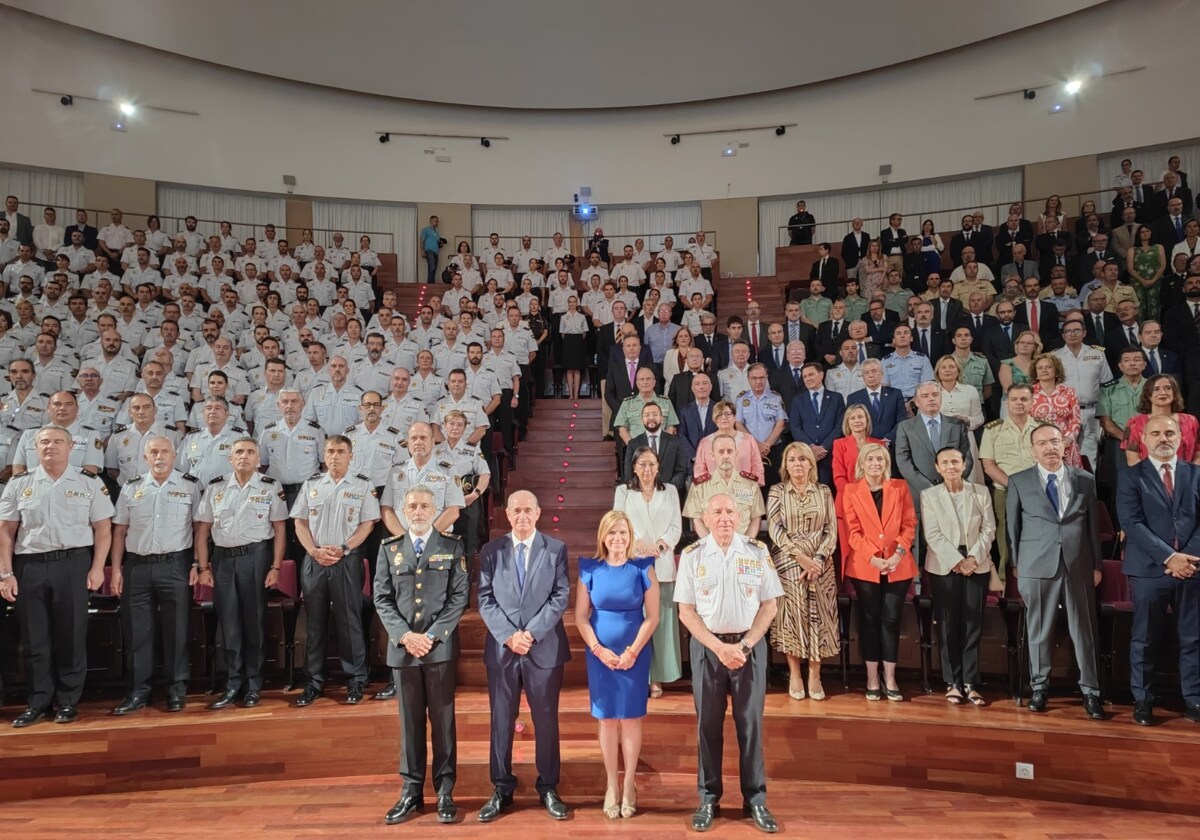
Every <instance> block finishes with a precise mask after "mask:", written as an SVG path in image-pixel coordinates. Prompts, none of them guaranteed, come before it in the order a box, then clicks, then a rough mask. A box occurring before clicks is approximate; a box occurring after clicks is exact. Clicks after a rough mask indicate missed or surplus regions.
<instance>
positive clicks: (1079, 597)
mask: <svg viewBox="0 0 1200 840" xmlns="http://www.w3.org/2000/svg"><path fill="white" fill-rule="evenodd" d="M1064 469H1065V470H1066V473H1065V475H1066V477H1065V479H1064V481H1063V484H1064V485H1065V486H1066V488H1067V498H1066V501H1065V506H1064V508H1063V511H1062V516H1061V517H1060V516H1059V515H1058V514H1056V513H1055V512H1054V508H1053V507H1052V506H1051V505H1050V500H1049V498H1048V497H1047V495H1046V487H1045V484H1044V483H1043V482H1042V477H1041V473H1040V470H1039V468H1038V467H1037V466H1033V467H1030V468H1029V469H1027V470H1022V471H1021V472H1019V473H1015V474H1014V475H1012V476H1010V477H1009V479H1008V494H1007V495H1008V501H1007V504H1006V513H1007V519H1008V537H1009V543H1010V545H1011V546H1012V548H1011V551H1012V554H1011V557H1010V560H1009V568H1011V569H1012V570H1013V571H1014V573H1015V574H1016V575H1017V589H1018V591H1019V592H1020V593H1021V597H1022V599H1024V601H1025V613H1026V625H1027V627H1028V633H1029V671H1030V684H1031V686H1032V687H1033V690H1034V691H1045V690H1047V688H1048V687H1049V682H1050V658H1051V647H1052V643H1053V640H1054V638H1053V637H1054V616H1055V613H1056V611H1057V609H1058V604H1059V602H1060V601H1062V602H1063V604H1064V605H1065V607H1066V612H1067V625H1068V627H1069V628H1070V632H1071V639H1072V641H1073V642H1074V645H1075V659H1076V662H1077V663H1078V665H1079V687H1080V688H1081V689H1082V690H1083V692H1084V694H1093V695H1099V693H1100V681H1099V677H1098V674H1097V668H1096V591H1095V586H1094V582H1093V573H1094V572H1095V571H1096V570H1098V569H1100V568H1101V565H1102V564H1103V562H1104V561H1103V557H1102V556H1101V553H1100V536H1099V531H1098V529H1097V522H1096V513H1095V508H1096V480H1095V479H1094V478H1093V477H1092V476H1091V475H1089V474H1088V473H1086V472H1084V471H1083V470H1079V469H1076V468H1074V467H1064Z"/></svg>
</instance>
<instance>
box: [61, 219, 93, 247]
mask: <svg viewBox="0 0 1200 840" xmlns="http://www.w3.org/2000/svg"><path fill="white" fill-rule="evenodd" d="M77 230H78V231H82V232H83V247H84V248H87V249H88V250H89V251H95V250H96V246H97V245H98V244H99V240H100V232H99V231H98V230H96V229H95V228H94V227H92V226H91V225H84V226H83V227H80V226H79V225H71V226H70V227H69V228H67V229H66V231H65V232H64V233H63V247H66V246H67V245H70V244H71V234H72V233H73V232H74V231H77Z"/></svg>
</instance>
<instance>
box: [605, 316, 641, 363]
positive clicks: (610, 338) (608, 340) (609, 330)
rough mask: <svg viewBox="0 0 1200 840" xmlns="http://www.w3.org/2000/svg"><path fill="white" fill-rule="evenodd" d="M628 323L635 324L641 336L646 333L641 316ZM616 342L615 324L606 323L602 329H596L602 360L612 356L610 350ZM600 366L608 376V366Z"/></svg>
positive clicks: (634, 326)
mask: <svg viewBox="0 0 1200 840" xmlns="http://www.w3.org/2000/svg"><path fill="white" fill-rule="evenodd" d="M627 323H630V324H633V328H634V329H635V330H637V334H638V336H639V337H641V336H643V335H644V333H643V332H642V323H641V319H640V318H639V319H636V320H630V321H628V322H627ZM616 343H617V342H616V329H615V327H614V325H613V324H605V325H604V326H602V327H601V328H600V329H598V330H596V355H597V358H599V359H600V360H601V361H604V360H605V359H608V358H611V356H612V354H611V353H610V352H609V351H611V350H612V348H613V346H614V345H615V344H616ZM600 367H601V370H600V375H601V376H606V375H607V371H608V369H607V367H605V366H604V365H603V364H602V365H601V366H600Z"/></svg>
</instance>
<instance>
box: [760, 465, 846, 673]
mask: <svg viewBox="0 0 1200 840" xmlns="http://www.w3.org/2000/svg"><path fill="white" fill-rule="evenodd" d="M767 528H768V530H769V532H770V535H771V543H772V544H773V545H774V548H773V549H772V550H771V559H772V560H773V561H774V563H775V571H776V572H778V573H779V580H780V581H781V582H782V583H783V597H782V598H780V599H779V612H778V613H776V615H775V621H774V622H773V623H772V624H771V646H772V647H773V648H775V650H777V651H779V652H780V653H782V654H785V655H787V656H798V657H800V658H801V659H807V660H810V661H811V660H820V659H825V658H827V657H830V656H835V655H836V654H837V653H838V651H839V649H840V644H839V638H838V617H837V616H838V613H837V574H836V572H835V570H834V565H833V551H834V549H835V548H836V547H837V515H836V512H835V510H834V505H833V495H832V494H831V493H830V492H829V488H828V487H825V486H823V485H820V484H816V483H810V484H809V485H808V487H807V488H806V489H805V490H804V491H803V492H800V491H797V490H796V489H795V488H794V487H793V486H792V484H791V482H783V483H781V484H776V485H775V486H774V487H772V488H771V492H770V495H769V496H768V497H767ZM796 551H800V552H803V553H804V554H807V555H808V556H809V557H815V556H816V555H818V554H823V555H824V556H825V558H826V560H825V565H824V566H823V567H822V569H821V574H820V576H819V577H818V578H817V579H816V580H815V581H812V580H807V579H805V580H801V575H802V574H803V569H802V567H801V566H800V564H799V563H798V562H796V560H795V558H794V557H793V556H792V554H793V552H796Z"/></svg>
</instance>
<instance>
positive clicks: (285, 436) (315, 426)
mask: <svg viewBox="0 0 1200 840" xmlns="http://www.w3.org/2000/svg"><path fill="white" fill-rule="evenodd" d="M278 403H279V411H280V413H281V414H282V415H283V417H282V419H280V420H276V421H275V422H274V423H272V424H270V425H269V426H266V427H265V428H264V429H263V430H262V431H261V432H259V433H258V451H259V455H260V457H261V458H262V463H263V466H264V467H266V468H267V475H269V476H271V478H273V479H275V480H276V481H278V482H279V483H280V485H282V487H283V499H284V504H285V505H286V506H287V509H288V510H291V509H292V505H294V504H295V503H296V497H297V496H298V495H299V493H300V486H301V485H302V484H303V483H304V480H305V479H306V478H308V477H309V476H310V475H312V474H313V473H315V472H316V471H317V470H318V469H320V466H321V456H322V454H323V453H324V451H325V432H324V430H323V429H322V428H321V424H320V423H318V422H317V421H316V420H302V419H301V416H302V415H303V412H304V397H303V396H302V395H301V394H300V392H299V391H297V390H295V389H294V388H284V389H283V390H281V391H280V392H279V400H278ZM286 530H287V554H288V556H289V557H299V556H300V553H301V549H300V543H299V542H297V541H296V526H295V524H294V522H293V521H292V520H291V519H288V522H287V528H286Z"/></svg>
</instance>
